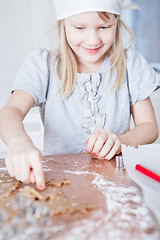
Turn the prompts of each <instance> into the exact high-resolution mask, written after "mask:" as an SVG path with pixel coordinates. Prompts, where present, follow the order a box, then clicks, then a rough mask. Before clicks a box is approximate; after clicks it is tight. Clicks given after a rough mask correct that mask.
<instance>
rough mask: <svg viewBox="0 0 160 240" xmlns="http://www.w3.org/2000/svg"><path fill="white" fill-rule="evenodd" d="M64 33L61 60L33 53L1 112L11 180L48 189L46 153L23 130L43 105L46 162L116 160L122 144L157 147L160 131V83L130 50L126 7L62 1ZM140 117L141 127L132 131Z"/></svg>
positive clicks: (111, 1)
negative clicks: (84, 155) (81, 156)
mask: <svg viewBox="0 0 160 240" xmlns="http://www.w3.org/2000/svg"><path fill="white" fill-rule="evenodd" d="M54 7H55V10H56V17H57V20H58V29H59V49H58V51H57V54H56V57H55V56H54V55H53V54H51V53H49V52H47V51H46V50H44V49H36V50H34V51H31V52H30V53H28V54H27V56H26V58H25V60H24V62H23V64H22V66H21V68H20V70H19V72H18V73H17V76H16V79H15V81H14V84H13V91H12V95H11V97H10V99H9V101H8V102H7V104H6V105H5V106H4V107H3V109H1V112H0V123H1V124H0V136H1V138H2V140H3V141H4V142H5V143H6V144H7V145H8V147H9V153H8V155H7V156H6V159H5V162H6V166H7V169H8V172H9V174H10V175H11V176H12V177H15V178H16V179H17V180H20V181H22V182H26V183H27V182H32V183H34V182H36V184H37V188H38V189H40V190H43V189H44V188H45V179H44V173H43V169H42V154H41V152H40V151H39V150H38V149H37V148H36V147H35V146H34V145H33V143H32V141H31V139H30V138H29V136H28V135H27V133H26V132H25V130H24V126H23V119H24V118H25V116H26V114H27V113H28V111H29V110H30V109H31V108H32V107H34V106H39V107H40V110H41V116H42V121H43V123H44V155H51V154H61V153H80V152H84V151H86V149H87V151H88V152H91V153H92V154H94V155H95V156H97V157H98V158H99V159H104V158H105V159H106V160H110V159H111V158H113V157H114V156H115V155H116V154H119V153H120V152H121V144H122V143H123V144H127V145H131V146H138V145H139V144H147V143H152V142H154V141H155V140H156V138H157V136H158V127H157V123H156V119H155V115H154V110H153V108H152V104H151V101H150V98H149V95H150V94H151V93H152V92H153V91H154V90H156V89H157V86H158V84H159V83H158V80H157V79H156V76H155V73H154V71H153V70H152V69H151V67H150V66H149V64H147V62H146V61H145V59H144V58H143V57H142V56H141V55H140V54H138V53H137V52H135V51H134V50H133V49H132V48H128V49H124V48H123V45H122V39H121V29H122V28H123V29H125V30H128V27H127V26H126V25H125V24H124V23H123V21H122V20H121V18H120V15H121V11H122V9H123V2H122V1H121V0H94V1H93V0H88V1H86V0H76V1H75V0H54ZM131 114H132V116H133V120H134V123H135V128H133V129H132V130H130V115H131Z"/></svg>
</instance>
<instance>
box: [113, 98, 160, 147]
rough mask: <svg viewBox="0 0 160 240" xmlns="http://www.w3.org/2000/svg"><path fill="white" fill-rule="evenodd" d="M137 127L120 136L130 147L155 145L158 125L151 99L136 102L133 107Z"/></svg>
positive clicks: (132, 111)
mask: <svg viewBox="0 0 160 240" xmlns="http://www.w3.org/2000/svg"><path fill="white" fill-rule="evenodd" d="M131 113H132V116H133V120H134V124H135V127H134V128H133V129H131V130H130V131H128V132H126V133H124V134H122V135H120V136H118V137H119V139H120V141H121V142H122V143H124V144H126V145H129V146H135V147H137V146H138V145H142V144H149V143H153V142H154V141H155V140H156V139H157V137H158V133H159V131H158V125H157V121H156V118H155V114H154V110H153V107H152V103H151V100H150V98H147V99H145V100H142V101H138V102H136V103H135V104H134V105H133V106H132V107H131Z"/></svg>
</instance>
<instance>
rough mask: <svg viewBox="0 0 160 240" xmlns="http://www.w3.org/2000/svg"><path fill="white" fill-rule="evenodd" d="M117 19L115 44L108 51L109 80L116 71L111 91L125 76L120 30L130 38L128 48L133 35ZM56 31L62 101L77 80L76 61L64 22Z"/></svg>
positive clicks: (119, 19)
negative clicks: (57, 32)
mask: <svg viewBox="0 0 160 240" xmlns="http://www.w3.org/2000/svg"><path fill="white" fill-rule="evenodd" d="M98 14H99V16H100V17H101V18H102V19H104V17H105V18H107V14H106V13H104V12H99V13H98ZM115 16H116V18H117V29H116V35H115V42H114V43H113V45H112V46H111V48H110V49H109V50H108V53H109V56H110V65H111V70H110V79H111V77H112V74H113V71H114V69H116V73H117V76H116V80H115V82H114V85H113V86H112V90H117V89H118V88H119V87H120V86H121V85H122V84H123V82H124V79H125V76H126V56H125V49H124V47H123V43H122V37H121V29H124V30H125V31H127V33H129V36H130V41H129V42H130V46H131V45H132V44H133V33H132V31H131V30H130V28H129V27H128V26H127V25H126V24H125V23H124V22H123V21H122V20H121V18H120V17H119V16H118V15H115ZM58 31H59V48H58V51H57V55H56V59H55V60H57V69H56V71H57V77H58V79H59V81H60V84H61V87H60V89H59V91H60V93H61V96H62V99H65V98H67V97H68V96H70V94H71V93H72V92H73V90H74V87H75V84H76V79H77V71H78V69H77V60H76V56H75V53H74V52H73V50H72V49H71V48H70V46H69V44H68V42H67V40H66V34H65V27H64V20H60V21H58Z"/></svg>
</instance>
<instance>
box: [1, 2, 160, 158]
mask: <svg viewBox="0 0 160 240" xmlns="http://www.w3.org/2000/svg"><path fill="white" fill-rule="evenodd" d="M75 1H76V0H75ZM125 1H126V2H128V1H129V0H125ZM129 12H130V11H125V12H124V15H125V16H124V17H125V18H126V20H127V21H130V18H129ZM129 25H130V22H129ZM57 44H58V35H57V29H56V21H55V13H54V10H53V6H52V0H0V108H1V107H2V106H3V105H4V104H5V102H6V101H7V99H8V98H9V95H10V88H11V86H12V82H13V80H14V77H15V74H16V72H17V70H18V68H19V67H20V65H21V63H22V61H23V59H24V56H25V54H26V53H27V52H28V51H30V50H31V49H34V48H37V47H42V48H45V49H48V50H54V49H55V48H56V47H57ZM159 99H160V94H159V95H158V94H156V97H153V101H155V105H156V108H157V109H158V110H157V109H156V115H157V116H158V117H159V118H160V112H159V103H158V102H159ZM25 123H26V124H25V125H26V129H27V130H28V133H29V135H30V136H31V137H32V139H33V142H34V143H35V144H36V145H37V146H38V147H39V148H40V149H42V145H43V138H42V135H43V128H42V125H41V122H40V119H39V115H38V114H37V109H33V110H31V113H30V114H29V115H28V117H27V118H26V120H25ZM6 151H7V148H6V146H5V145H4V144H3V143H2V142H1V141H0V157H2V156H3V155H5V153H6Z"/></svg>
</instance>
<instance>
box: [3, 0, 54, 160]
mask: <svg viewBox="0 0 160 240" xmlns="http://www.w3.org/2000/svg"><path fill="white" fill-rule="evenodd" d="M57 44H58V35H57V29H56V21H55V14H54V9H53V6H52V0H14V1H13V0H0V108H1V107H2V106H3V105H4V104H5V103H6V101H7V99H8V98H9V96H10V89H11V86H12V82H13V80H14V77H15V74H16V73H17V71H18V69H19V67H20V65H21V63H22V61H23V59H24V56H25V54H26V53H27V52H28V51H30V50H31V49H34V48H38V47H42V48H45V49H48V50H52V49H53V50H54V49H55V48H56V47H57ZM24 122H25V127H26V129H27V131H28V134H29V135H30V137H31V138H32V140H33V142H34V143H35V145H37V147H39V148H40V149H41V150H42V146H43V127H42V124H41V121H40V117H39V114H38V109H36V108H35V109H32V110H31V112H30V113H29V114H28V116H27V117H26V119H25V121H24ZM6 151H7V147H6V146H5V145H4V144H3V143H2V141H1V140H0V157H3V156H5V154H6Z"/></svg>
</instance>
